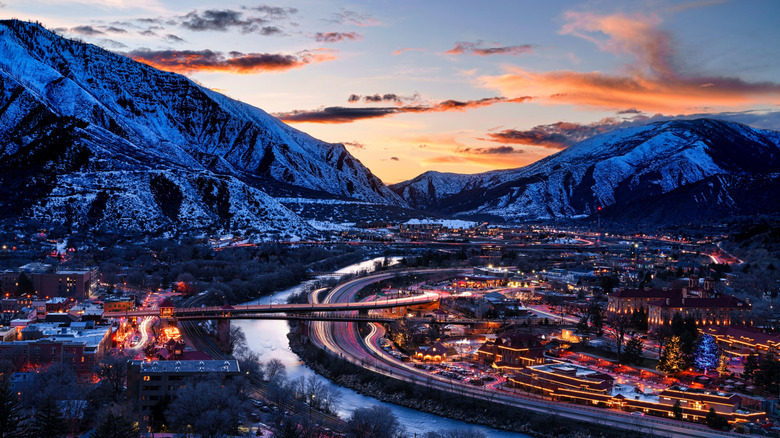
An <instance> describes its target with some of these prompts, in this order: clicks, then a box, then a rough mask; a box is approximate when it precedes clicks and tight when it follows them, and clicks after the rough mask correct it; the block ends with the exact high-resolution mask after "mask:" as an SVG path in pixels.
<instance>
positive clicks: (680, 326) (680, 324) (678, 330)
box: [671, 312, 685, 336]
mask: <svg viewBox="0 0 780 438" xmlns="http://www.w3.org/2000/svg"><path fill="white" fill-rule="evenodd" d="M671 326H672V329H671V332H672V336H682V334H683V333H684V332H685V322H684V321H683V317H682V315H680V313H679V312H677V313H675V314H674V316H672V324H671Z"/></svg>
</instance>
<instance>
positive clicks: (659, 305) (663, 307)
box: [647, 295, 752, 331]
mask: <svg viewBox="0 0 780 438" xmlns="http://www.w3.org/2000/svg"><path fill="white" fill-rule="evenodd" d="M648 309H649V310H648V314H647V325H648V329H649V330H650V331H655V330H658V329H659V328H661V327H664V326H668V325H671V323H672V318H673V317H674V315H675V314H677V313H679V314H680V315H681V316H682V317H683V319H686V318H693V319H695V320H696V325H697V326H698V327H699V328H702V327H707V326H713V325H714V326H719V325H743V326H749V325H751V324H752V319H751V306H750V303H748V302H745V301H742V300H740V299H738V298H736V297H733V296H730V295H721V296H719V297H716V298H684V297H680V298H675V299H673V298H666V299H665V300H659V301H655V302H652V303H650V305H649V306H648Z"/></svg>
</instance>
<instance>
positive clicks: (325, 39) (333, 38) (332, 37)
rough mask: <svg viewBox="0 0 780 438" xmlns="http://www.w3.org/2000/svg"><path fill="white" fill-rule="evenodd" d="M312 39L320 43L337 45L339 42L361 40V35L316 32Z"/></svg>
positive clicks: (355, 33) (354, 33)
mask: <svg viewBox="0 0 780 438" xmlns="http://www.w3.org/2000/svg"><path fill="white" fill-rule="evenodd" d="M314 39H315V40H317V41H319V42H321V43H337V42H339V41H347V40H348V41H357V40H362V39H363V35H360V34H359V33H357V32H326V33H322V32H317V33H316V34H315V35H314Z"/></svg>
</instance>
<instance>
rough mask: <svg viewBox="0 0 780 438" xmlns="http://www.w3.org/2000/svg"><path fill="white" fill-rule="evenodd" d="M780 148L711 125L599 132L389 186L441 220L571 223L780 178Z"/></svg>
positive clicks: (767, 134)
mask: <svg viewBox="0 0 780 438" xmlns="http://www.w3.org/2000/svg"><path fill="white" fill-rule="evenodd" d="M778 145H780V133H778V132H775V131H769V130H761V129H757V128H751V127H749V126H746V125H743V124H739V123H735V122H725V121H721V120H714V119H696V120H671V121H666V122H656V123H651V124H648V125H643V126H636V127H630V128H623V129H617V130H614V131H610V132H608V133H604V134H600V135H597V136H594V137H591V138H589V139H586V140H584V141H582V142H580V143H577V144H575V145H573V146H570V147H569V148H567V149H565V150H563V151H560V152H558V153H556V154H553V155H550V156H548V157H545V158H543V159H542V160H539V161H537V162H534V163H532V164H529V165H528V166H524V167H521V168H517V169H509V170H494V171H489V172H485V173H482V174H473V175H460V174H452V173H437V172H426V173H424V174H422V175H419V176H418V177H416V178H414V179H412V180H409V181H405V182H402V183H398V184H393V185H391V186H390V188H391V189H393V190H394V191H395V192H396V193H398V194H399V196H402V197H403V198H404V199H406V201H407V202H408V203H409V204H410V205H411V206H412V207H414V208H419V209H423V210H427V211H433V212H437V213H441V214H451V215H456V216H469V215H492V216H497V217H501V218H503V219H504V220H507V221H513V220H515V221H516V220H547V219H572V218H578V217H584V216H589V215H591V214H593V213H594V212H595V211H596V209H597V207H608V206H612V205H620V204H622V203H626V202H627V203H631V202H635V201H638V200H642V199H651V198H653V197H656V196H660V195H663V194H665V193H668V192H671V191H673V190H676V189H677V188H679V187H682V186H686V185H689V184H694V183H697V182H699V181H701V180H704V179H705V178H709V177H711V176H714V175H739V174H743V173H744V174H756V175H761V174H768V173H773V172H780V147H779V146H778ZM442 188H443V189H444V190H442ZM442 193H445V196H440V195H441V194H442Z"/></svg>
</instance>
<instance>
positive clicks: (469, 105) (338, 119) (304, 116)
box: [274, 96, 531, 123]
mask: <svg viewBox="0 0 780 438" xmlns="http://www.w3.org/2000/svg"><path fill="white" fill-rule="evenodd" d="M372 98H373V96H372ZM530 99H531V98H530V97H527V96H524V97H518V98H514V99H507V98H505V97H488V98H485V99H479V100H467V101H458V100H445V101H442V102H438V103H434V104H430V105H407V106H395V107H375V108H372V107H368V108H351V107H341V106H334V107H327V108H322V109H318V110H313V111H306V110H295V111H291V112H287V113H277V114H274V116H276V117H278V118H279V119H280V120H282V121H285V122H297V123H351V122H354V121H355V120H363V119H375V118H380V117H387V116H391V115H395V114H403V113H435V112H449V111H466V110H469V109H473V108H481V107H485V106H490V105H495V104H497V103H505V102H512V103H521V102H525V101H527V100H530Z"/></svg>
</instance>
